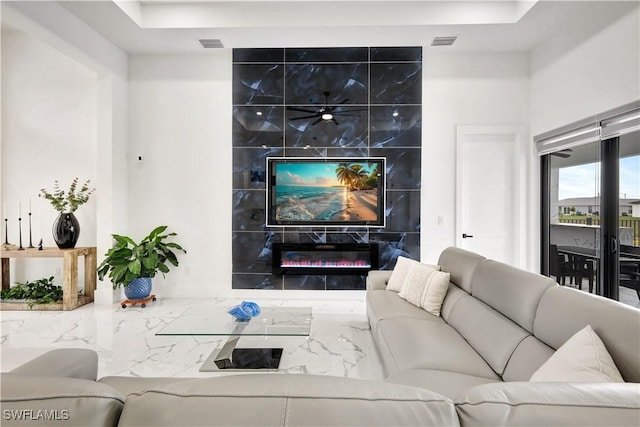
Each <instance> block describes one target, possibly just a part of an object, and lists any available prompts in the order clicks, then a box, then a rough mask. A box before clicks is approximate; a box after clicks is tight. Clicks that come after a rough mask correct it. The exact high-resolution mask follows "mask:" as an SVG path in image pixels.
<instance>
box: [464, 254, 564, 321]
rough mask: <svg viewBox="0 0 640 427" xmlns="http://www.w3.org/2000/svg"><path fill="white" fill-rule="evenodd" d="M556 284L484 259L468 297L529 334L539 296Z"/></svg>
mask: <svg viewBox="0 0 640 427" xmlns="http://www.w3.org/2000/svg"><path fill="white" fill-rule="evenodd" d="M552 286H558V284H557V283H556V282H555V281H553V280H552V279H550V278H548V277H545V276H541V275H539V274H533V273H529V272H527V271H524V270H521V269H519V268H516V267H512V266H510V265H507V264H503V263H501V262H497V261H492V260H485V261H482V262H481V263H480V264H479V265H478V267H477V268H476V269H475V272H474V277H473V284H472V292H471V294H472V295H473V296H474V297H476V298H478V299H479V300H480V301H483V302H484V303H486V304H487V305H489V306H491V307H493V308H494V309H496V310H497V311H499V312H500V313H502V314H503V315H504V316H506V317H508V318H509V319H511V320H513V321H514V322H515V323H517V324H518V325H520V326H521V327H522V328H524V329H525V330H526V331H528V332H533V319H534V317H535V314H536V309H537V307H538V303H539V302H540V298H542V294H544V292H545V291H546V290H547V289H549V288H550V287H552Z"/></svg>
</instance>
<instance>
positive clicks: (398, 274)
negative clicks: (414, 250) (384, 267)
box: [387, 256, 418, 292]
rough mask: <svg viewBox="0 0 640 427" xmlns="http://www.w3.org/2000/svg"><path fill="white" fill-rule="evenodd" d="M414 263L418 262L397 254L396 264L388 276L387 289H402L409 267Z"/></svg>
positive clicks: (397, 290) (398, 290) (396, 290)
mask: <svg viewBox="0 0 640 427" xmlns="http://www.w3.org/2000/svg"><path fill="white" fill-rule="evenodd" d="M414 264H418V261H414V260H412V259H410V258H406V257H403V256H399V257H398V260H397V261H396V266H395V267H394V268H393V271H392V272H391V277H389V281H388V282H387V290H388V291H394V292H400V291H401V290H402V286H403V285H404V282H405V279H406V278H407V274H408V273H409V268H411V266H412V265H414Z"/></svg>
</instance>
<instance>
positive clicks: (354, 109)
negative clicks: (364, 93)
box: [332, 107, 369, 114]
mask: <svg viewBox="0 0 640 427" xmlns="http://www.w3.org/2000/svg"><path fill="white" fill-rule="evenodd" d="M337 108H340V107H337ZM368 110H369V109H368V108H348V109H346V110H343V109H339V110H334V111H332V112H333V113H334V114H340V113H353V112H355V111H368Z"/></svg>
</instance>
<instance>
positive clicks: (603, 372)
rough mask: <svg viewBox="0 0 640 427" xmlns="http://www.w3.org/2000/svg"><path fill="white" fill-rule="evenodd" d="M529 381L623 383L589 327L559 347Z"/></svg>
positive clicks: (599, 340)
mask: <svg viewBox="0 0 640 427" xmlns="http://www.w3.org/2000/svg"><path fill="white" fill-rule="evenodd" d="M530 381H566V382H586V383H589V382H590V383H599V382H611V383H620V382H624V380H623V379H622V376H621V375H620V371H618V368H616V364H615V363H614V362H613V359H611V355H610V354H609V352H608V351H607V348H606V347H605V346H604V344H603V343H602V340H601V339H600V337H598V334H596V333H595V332H594V331H593V328H591V326H589V325H587V326H585V327H584V329H581V330H580V331H578V332H577V333H576V334H575V335H574V336H572V337H571V338H569V340H568V341H567V342H565V343H564V344H562V346H560V348H559V349H558V350H556V352H555V353H554V354H553V355H552V356H551V357H550V358H549V360H547V361H546V362H545V363H544V365H542V366H541V367H540V368H538V370H537V371H536V372H535V373H534V374H533V375H532V376H531V380H530Z"/></svg>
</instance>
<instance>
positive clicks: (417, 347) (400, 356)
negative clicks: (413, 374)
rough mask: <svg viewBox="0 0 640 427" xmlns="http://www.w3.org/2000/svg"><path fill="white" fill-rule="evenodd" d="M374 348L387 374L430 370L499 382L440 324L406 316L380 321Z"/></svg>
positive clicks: (473, 353)
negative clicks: (376, 349) (408, 370)
mask: <svg viewBox="0 0 640 427" xmlns="http://www.w3.org/2000/svg"><path fill="white" fill-rule="evenodd" d="M433 317H434V318H436V319H442V318H437V317H435V316H433ZM378 346H379V348H378V350H379V353H380V356H381V359H382V363H383V365H384V367H385V372H386V373H387V375H391V374H392V373H393V372H396V371H399V370H404V369H434V370H443V371H452V372H459V373H462V374H468V375H474V376H478V377H486V378H491V379H499V377H498V376H497V375H496V374H495V372H493V370H492V369H491V367H490V366H489V365H487V363H486V362H485V361H484V360H483V359H482V357H480V355H479V354H478V353H477V352H476V351H475V350H474V349H473V348H472V347H471V346H470V345H469V344H468V343H467V342H466V341H465V340H464V338H463V337H462V336H461V335H460V334H459V333H458V332H457V331H456V330H455V329H453V328H452V327H451V326H450V325H447V324H446V323H445V322H444V321H441V322H433V321H427V320H417V319H412V318H406V317H395V318H389V319H385V320H382V321H381V322H380V323H379V325H378Z"/></svg>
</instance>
